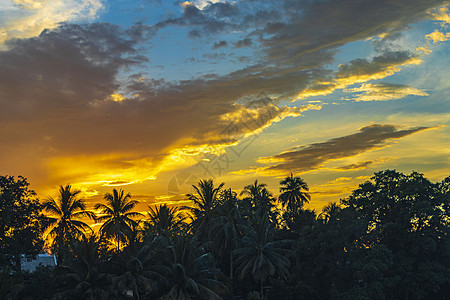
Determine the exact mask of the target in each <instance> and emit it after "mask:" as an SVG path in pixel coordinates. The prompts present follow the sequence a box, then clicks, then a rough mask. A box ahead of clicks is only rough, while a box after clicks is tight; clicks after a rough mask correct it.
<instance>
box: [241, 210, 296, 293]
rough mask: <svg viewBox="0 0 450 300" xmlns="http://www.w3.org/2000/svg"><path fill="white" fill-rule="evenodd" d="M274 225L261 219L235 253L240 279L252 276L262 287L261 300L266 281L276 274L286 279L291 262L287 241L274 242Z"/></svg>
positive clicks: (247, 233) (264, 218)
mask: <svg viewBox="0 0 450 300" xmlns="http://www.w3.org/2000/svg"><path fill="white" fill-rule="evenodd" d="M273 233H274V232H273V224H271V223H270V222H269V219H268V218H267V217H261V218H259V219H258V222H257V224H256V226H255V228H254V229H253V230H249V231H248V232H246V235H245V236H244V238H243V240H242V242H243V244H242V246H241V247H240V248H238V249H236V250H234V251H233V255H235V256H236V257H237V258H236V261H235V263H236V266H237V268H236V273H237V274H238V276H239V278H240V279H244V278H245V277H247V276H249V275H250V276H251V277H252V278H253V280H254V281H255V282H258V283H259V285H260V299H264V290H263V287H264V281H265V280H266V279H267V278H269V277H270V276H272V275H274V274H278V275H280V276H281V277H284V278H286V276H287V275H288V273H289V269H288V268H289V265H290V261H289V259H288V258H287V257H286V254H287V252H288V250H287V249H284V248H283V247H282V245H283V243H284V242H285V241H274V240H273V236H272V234H273Z"/></svg>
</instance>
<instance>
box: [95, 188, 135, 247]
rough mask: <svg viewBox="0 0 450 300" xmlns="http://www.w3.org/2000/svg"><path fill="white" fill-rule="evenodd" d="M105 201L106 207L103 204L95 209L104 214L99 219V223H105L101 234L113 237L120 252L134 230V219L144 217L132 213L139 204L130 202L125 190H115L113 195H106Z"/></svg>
mask: <svg viewBox="0 0 450 300" xmlns="http://www.w3.org/2000/svg"><path fill="white" fill-rule="evenodd" d="M103 199H105V200H106V202H107V204H106V205H105V204H101V203H98V204H96V205H95V209H98V210H100V213H101V214H103V215H101V216H99V217H97V220H98V221H100V222H102V221H104V223H103V225H102V226H101V227H100V232H101V233H102V234H103V235H105V236H106V237H113V238H114V239H115V240H116V242H117V251H119V250H120V242H124V243H125V242H126V241H127V237H126V236H127V234H128V233H130V232H131V231H132V230H133V224H134V223H135V221H134V220H133V218H137V217H141V216H142V214H141V213H138V212H132V211H131V210H132V209H133V208H134V207H135V206H136V204H138V203H139V202H138V201H136V200H130V199H131V195H130V193H128V194H126V195H125V194H124V191H123V190H120V191H117V190H116V189H113V192H112V193H107V194H105V196H104V197H103Z"/></svg>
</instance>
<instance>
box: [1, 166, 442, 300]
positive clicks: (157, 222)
mask: <svg viewBox="0 0 450 300" xmlns="http://www.w3.org/2000/svg"><path fill="white" fill-rule="evenodd" d="M279 191H280V194H279V196H278V197H275V196H274V195H273V194H272V193H270V192H269V190H268V189H267V186H266V185H265V184H264V183H261V182H259V181H258V180H255V181H254V182H253V183H251V184H249V185H247V186H245V187H243V190H242V192H241V193H239V194H238V193H237V192H236V191H233V190H232V189H230V188H225V185H224V183H217V182H214V181H213V180H212V179H205V180H200V181H199V182H198V184H196V185H194V186H193V193H191V194H188V195H186V198H187V199H190V200H191V201H192V203H191V205H189V206H176V205H173V204H170V205H169V204H160V205H150V206H148V209H147V211H146V212H138V211H137V205H138V204H139V203H138V201H137V200H134V199H133V196H132V195H131V194H129V193H126V192H125V191H123V190H116V189H114V190H113V191H112V192H111V193H107V194H105V195H104V197H103V202H102V203H97V204H95V205H92V206H91V207H92V208H93V209H92V210H89V209H88V206H87V204H86V202H85V200H84V199H83V198H82V193H81V192H80V191H79V190H76V189H74V188H73V187H72V186H70V185H66V186H60V188H59V194H58V196H57V197H56V198H51V197H50V198H46V200H44V201H38V198H37V195H36V194H35V193H34V192H33V191H32V190H30V189H29V184H28V182H27V180H26V179H25V178H23V177H18V178H17V179H15V178H14V177H12V176H0V299H180V300H182V299H186V300H188V299H286V300H289V299H446V297H448V295H450V238H449V233H450V226H449V225H450V210H449V208H450V177H447V178H445V179H444V180H442V181H440V182H436V183H433V182H431V181H429V180H428V179H427V178H425V177H424V176H423V175H422V174H420V173H417V172H412V173H411V174H409V175H408V174H407V175H405V174H403V173H400V172H397V171H395V170H385V171H380V172H377V173H375V174H374V176H372V178H371V179H370V180H368V181H366V182H364V183H362V184H360V185H359V187H358V188H357V189H355V190H354V191H353V192H352V193H351V194H350V195H349V196H348V197H346V198H344V199H340V200H339V201H338V202H331V203H329V204H327V205H326V206H325V207H324V208H323V209H322V211H318V212H316V211H315V210H312V209H308V208H305V205H306V204H307V203H308V202H309V201H310V200H311V194H312V193H311V192H310V191H309V188H308V185H307V184H306V182H305V181H304V180H303V179H302V178H300V177H298V176H295V175H294V174H289V176H287V177H286V178H284V179H283V180H281V182H280V187H279ZM93 224H97V225H98V226H92V225H93ZM44 245H46V247H44ZM42 249H48V250H49V251H51V252H52V253H53V254H55V255H56V256H57V258H58V265H57V266H56V267H54V268H51V267H39V268H37V269H36V271H34V272H33V273H29V272H25V271H22V270H21V267H20V262H21V261H23V259H32V258H33V257H34V256H35V255H36V254H38V253H39V252H40V251H42Z"/></svg>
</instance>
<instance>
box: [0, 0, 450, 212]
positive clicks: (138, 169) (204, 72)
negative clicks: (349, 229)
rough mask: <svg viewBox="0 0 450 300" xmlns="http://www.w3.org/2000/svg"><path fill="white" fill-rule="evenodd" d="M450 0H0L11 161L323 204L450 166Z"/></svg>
mask: <svg viewBox="0 0 450 300" xmlns="http://www.w3.org/2000/svg"><path fill="white" fill-rule="evenodd" d="M449 23H450V11H449V8H448V2H446V1H435V0H431V1H360V2H357V1H356V2H355V1H348V0H328V1H293V0H283V1H254V0H245V1H213V2H209V1H193V2H188V1H186V2H174V1H143V0H142V1H104V0H70V1H67V0H63V1H45V0H42V1H38V0H1V1H0V65H1V66H2V68H1V69H0V105H1V107H2V110H1V111H0V125H1V127H0V138H1V139H2V141H3V142H2V144H1V146H0V168H1V170H2V172H4V173H6V174H9V175H23V176H25V177H27V178H28V179H29V181H30V182H31V183H32V185H33V187H34V188H35V189H36V190H37V191H38V193H39V194H40V195H41V197H44V198H45V197H46V196H47V195H49V194H52V193H54V192H55V189H56V188H57V186H58V185H61V184H66V183H72V184H73V185H74V186H76V187H77V188H80V189H81V190H82V191H83V192H84V195H85V197H87V198H92V199H93V201H94V200H95V199H98V198H99V197H101V195H102V194H104V193H105V192H108V191H110V190H111V189H112V188H124V189H126V190H128V191H130V192H131V193H132V194H133V195H135V197H136V198H138V199H140V200H141V201H142V202H143V203H145V204H151V203H159V202H168V203H171V204H185V203H186V200H185V198H186V197H185V196H184V194H185V193H188V192H190V191H191V189H190V185H191V184H192V183H195V181H196V180H197V179H200V178H205V177H214V179H215V180H216V181H217V182H222V181H225V182H226V184H227V187H231V188H233V189H235V190H237V191H239V190H240V189H242V188H243V187H244V186H245V185H247V184H249V183H251V182H252V181H254V180H255V179H256V178H258V179H259V180H260V181H263V182H266V183H268V187H269V188H270V189H271V191H272V192H273V193H274V194H275V195H276V194H277V193H278V183H279V181H280V178H283V177H284V176H287V175H289V173H290V172H293V173H294V174H295V175H299V176H301V177H302V178H304V179H305V180H306V181H307V182H308V183H309V185H310V188H311V193H312V201H311V204H310V205H311V207H313V208H320V207H322V206H324V205H325V204H326V203H327V202H328V201H338V200H339V198H341V197H345V196H346V195H347V194H348V193H349V192H350V191H351V190H352V189H354V188H355V187H356V186H357V185H358V184H359V183H362V182H363V181H364V180H367V179H368V178H369V177H370V176H371V175H372V174H373V173H374V172H376V171H379V170H383V169H387V168H390V169H394V168H395V169H397V170H399V171H402V172H406V173H409V172H411V171H412V170H415V171H419V172H423V173H425V175H426V176H428V177H429V178H430V179H432V180H436V181H437V180H442V179H443V178H444V177H446V176H448V175H449V159H448V157H450V150H449V149H450V135H449V131H450V130H449V128H448V126H449V125H450V124H449V120H450V104H449V103H450V102H449V88H450V80H449V78H448V73H449V59H448V56H449V53H450V51H449V49H448V47H449V42H448V39H450V30H449Z"/></svg>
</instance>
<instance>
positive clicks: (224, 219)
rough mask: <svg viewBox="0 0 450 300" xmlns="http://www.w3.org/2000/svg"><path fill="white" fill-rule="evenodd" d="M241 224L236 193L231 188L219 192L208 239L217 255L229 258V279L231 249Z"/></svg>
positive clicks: (237, 237)
mask: <svg viewBox="0 0 450 300" xmlns="http://www.w3.org/2000/svg"><path fill="white" fill-rule="evenodd" d="M241 226H242V218H241V213H240V211H239V208H238V200H237V197H236V193H235V192H233V191H232V190H231V189H227V190H224V191H223V192H222V193H221V194H220V204H219V206H218V207H217V213H216V216H215V218H214V221H213V222H212V224H211V226H210V230H209V240H210V241H212V243H213V248H214V252H215V253H216V254H217V255H218V256H219V257H225V258H226V259H228V260H229V271H230V279H233V250H234V249H236V248H237V246H238V239H239V232H240V228H239V227H241Z"/></svg>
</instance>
